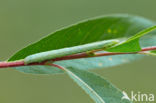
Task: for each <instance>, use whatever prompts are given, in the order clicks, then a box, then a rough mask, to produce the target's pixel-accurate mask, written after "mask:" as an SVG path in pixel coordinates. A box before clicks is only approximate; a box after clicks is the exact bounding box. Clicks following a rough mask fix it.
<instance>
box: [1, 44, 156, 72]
mask: <svg viewBox="0 0 156 103" xmlns="http://www.w3.org/2000/svg"><path fill="white" fill-rule="evenodd" d="M151 50H156V46H153V47H146V48H142V50H141V51H139V52H129V53H116V52H105V53H94V55H93V56H90V55H88V53H86V52H84V53H79V54H73V55H68V56H64V57H59V58H55V59H52V60H47V61H61V60H72V59H80V58H90V57H101V56H110V55H122V54H139V53H140V54H142V53H143V52H145V51H151ZM47 61H43V62H41V63H31V64H27V65H26V64H25V63H24V60H20V61H13V62H0V68H7V67H19V66H28V65H46V62H47ZM47 65H51V66H54V67H57V68H59V69H62V70H63V67H61V66H58V65H56V64H47Z"/></svg>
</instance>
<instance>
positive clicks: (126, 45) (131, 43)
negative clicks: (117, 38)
mask: <svg viewBox="0 0 156 103" xmlns="http://www.w3.org/2000/svg"><path fill="white" fill-rule="evenodd" d="M154 30H156V26H152V27H150V28H147V29H144V30H143V31H141V32H139V33H137V34H136V35H134V36H132V37H130V38H128V39H127V40H125V41H124V42H122V43H121V44H119V45H117V46H114V47H112V48H109V49H108V50H107V51H110V52H138V51H141V46H140V43H139V40H140V37H142V36H144V35H145V34H148V33H149V32H152V31H154Z"/></svg>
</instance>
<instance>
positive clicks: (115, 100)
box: [65, 68, 132, 103]
mask: <svg viewBox="0 0 156 103" xmlns="http://www.w3.org/2000/svg"><path fill="white" fill-rule="evenodd" d="M65 70H66V72H67V74H68V75H69V76H70V77H71V78H72V79H73V80H74V81H75V82H76V83H77V84H78V85H79V86H80V87H81V88H82V89H83V90H84V91H85V92H86V93H87V94H88V95H89V96H90V97H91V98H92V99H93V100H94V101H95V102H96V103H132V102H131V101H130V100H129V98H125V97H127V95H125V94H124V93H123V92H121V91H120V90H119V89H117V88H116V87H115V86H114V85H112V84H111V83H110V82H108V81H107V80H105V79H104V78H102V77H100V76H98V75H95V74H93V73H90V72H87V71H84V70H79V69H75V68H67V69H65Z"/></svg>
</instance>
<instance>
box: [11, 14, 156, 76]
mask: <svg viewBox="0 0 156 103" xmlns="http://www.w3.org/2000/svg"><path fill="white" fill-rule="evenodd" d="M153 25H155V23H153V22H152V21H150V20H147V19H145V18H142V17H138V16H131V15H108V16H103V17H100V18H95V19H90V20H87V21H83V22H81V23H78V24H75V25H72V26H70V27H67V28H63V29H61V30H58V31H56V32H54V33H52V34H50V35H49V36H47V37H45V38H43V39H41V40H39V41H38V42H36V43H33V44H31V45H29V46H27V47H25V48H24V49H22V50H20V51H19V52H17V53H16V54H15V55H13V56H12V57H11V58H10V59H9V61H15V60H20V59H24V58H25V57H27V56H29V55H32V54H36V53H40V52H45V51H50V50H56V49H61V48H67V47H73V46H78V45H83V44H87V43H93V42H98V41H104V40H109V39H121V38H124V39H128V38H129V37H132V36H134V35H135V34H136V33H138V32H140V31H142V30H144V29H146V28H148V27H151V26H153ZM150 41H152V42H150ZM140 45H141V47H146V46H152V45H156V36H155V32H151V33H150V34H148V36H145V37H143V38H141V40H140ZM141 57H142V55H132V54H130V55H117V56H107V57H95V58H86V59H77V60H67V61H59V62H56V64H59V65H61V66H64V67H74V68H79V69H81V68H83V69H84V70H87V69H99V68H104V67H110V66H115V65H119V64H122V63H127V62H129V61H132V60H135V59H137V58H141ZM29 67H30V66H27V67H23V68H22V69H20V67H17V68H14V69H17V70H19V71H22V72H23V71H24V72H25V73H28V72H27V68H29ZM38 67H40V66H33V67H31V68H29V70H31V71H32V72H30V71H29V73H36V71H33V69H36V68H38ZM40 68H42V69H41V70H45V69H47V68H46V67H44V66H42V67H40ZM49 68H50V67H49ZM48 70H49V71H50V70H52V72H49V74H51V73H53V72H54V70H53V67H51V69H48ZM43 72H44V71H43ZM43 72H40V74H42V73H43ZM37 73H38V72H37ZM46 73H47V72H46ZM54 73H62V72H60V71H56V72H54Z"/></svg>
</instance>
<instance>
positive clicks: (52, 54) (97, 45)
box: [24, 40, 119, 64]
mask: <svg viewBox="0 0 156 103" xmlns="http://www.w3.org/2000/svg"><path fill="white" fill-rule="evenodd" d="M117 43H119V41H118V40H105V41H99V42H94V43H89V44H84V45H79V46H74V47H69V48H63V49H57V50H51V51H46V52H41V53H37V54H33V55H30V56H27V57H26V58H25V59H24V62H25V64H30V63H34V62H42V61H45V60H50V59H54V58H58V57H63V56H67V55H72V54H77V53H82V52H87V51H93V50H97V49H107V48H109V47H112V46H114V45H115V44H117Z"/></svg>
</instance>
